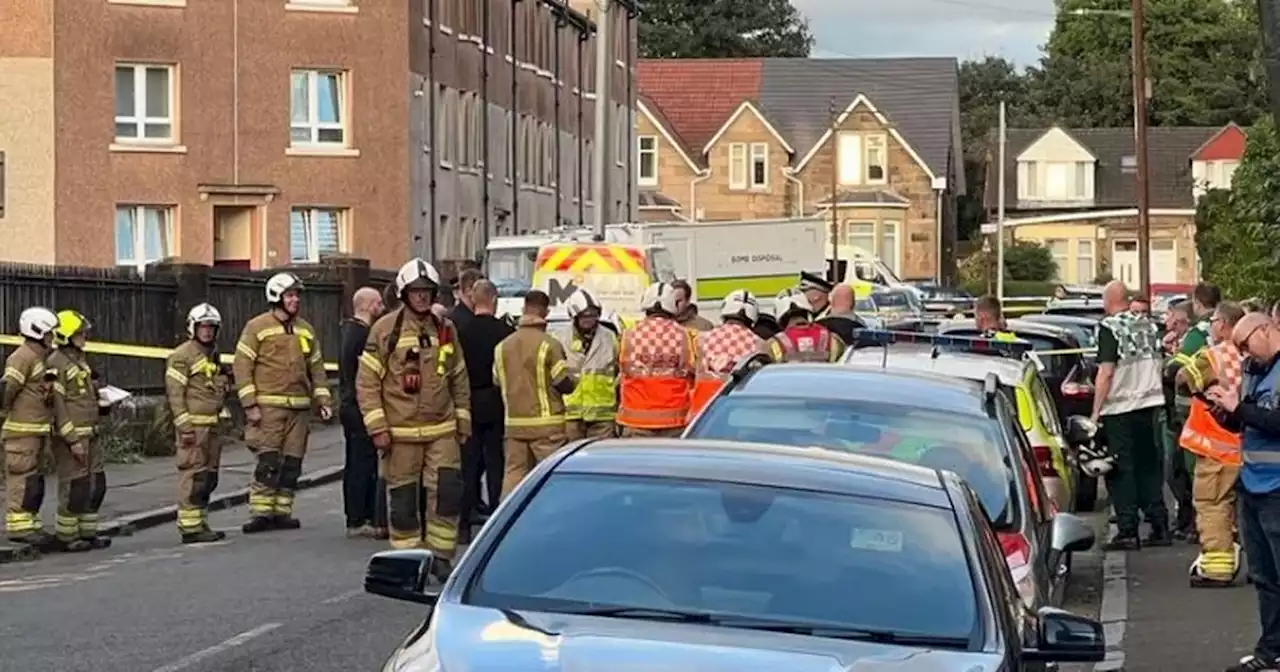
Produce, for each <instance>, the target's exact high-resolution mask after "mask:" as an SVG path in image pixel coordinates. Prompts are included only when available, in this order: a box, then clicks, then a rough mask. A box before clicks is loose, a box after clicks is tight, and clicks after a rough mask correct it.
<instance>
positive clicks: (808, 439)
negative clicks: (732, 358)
mask: <svg viewBox="0 0 1280 672" xmlns="http://www.w3.org/2000/svg"><path fill="white" fill-rule="evenodd" d="M921 403H927V401H925V400H922V402H921ZM689 436H690V438H698V439H727V440H730V441H750V442H753V443H775V444H782V445H788V446H820V447H822V448H830V449H832V450H839V451H844V452H849V453H861V454H865V455H874V456H876V457H886V458H890V459H895V460H898V461H901V462H909V463H911V464H918V465H921V466H925V467H930V468H933V469H945V470H947V471H953V472H955V473H956V474H959V475H960V476H961V477H962V478H964V479H965V480H966V481H968V482H969V485H970V487H972V488H973V489H974V491H975V492H976V493H977V494H978V499H979V500H980V501H981V502H982V505H983V506H984V507H986V510H987V512H988V513H989V514H990V518H991V520H992V521H994V523H995V525H996V526H997V527H1001V528H1005V527H1011V526H1012V525H1013V520H1012V518H1013V516H1014V514H1013V512H1012V509H1013V507H1012V506H1011V505H1010V502H1011V497H1012V495H1011V492H1012V487H1013V482H1012V480H1013V479H1012V475H1011V473H1010V471H1009V469H1008V468H1007V467H1006V466H1005V456H1006V455H1007V448H1006V446H1005V444H1004V442H1003V441H1002V440H1001V437H1000V434H999V430H998V429H997V427H996V424H995V421H993V420H988V419H986V418H976V417H970V416H964V415H956V414H953V413H942V412H938V411H932V410H927V409H917V408H906V407H902V406H897V405H891V404H878V403H875V402H867V401H853V400H825V399H777V398H766V397H747V396H727V397H722V398H721V399H719V400H717V401H716V402H715V403H714V404H712V405H711V407H710V408H708V409H707V411H706V412H705V414H704V415H703V417H702V418H701V419H699V420H698V422H697V424H695V425H694V426H693V427H692V428H691V429H690V431H689Z"/></svg>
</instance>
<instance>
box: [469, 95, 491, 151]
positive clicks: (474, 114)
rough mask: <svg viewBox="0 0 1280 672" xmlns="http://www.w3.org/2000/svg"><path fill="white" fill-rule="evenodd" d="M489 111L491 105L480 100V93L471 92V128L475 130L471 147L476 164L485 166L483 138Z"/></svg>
mask: <svg viewBox="0 0 1280 672" xmlns="http://www.w3.org/2000/svg"><path fill="white" fill-rule="evenodd" d="M488 113H489V106H488V105H487V104H486V103H485V101H483V100H480V94H477V93H473V94H471V128H472V130H474V131H475V132H474V134H473V138H474V140H473V141H472V144H471V148H472V156H474V157H475V165H476V166H478V167H480V168H484V163H485V158H486V157H485V155H484V154H485V152H484V141H483V140H482V138H483V136H484V130H485V123H484V120H485V115H486V114H488Z"/></svg>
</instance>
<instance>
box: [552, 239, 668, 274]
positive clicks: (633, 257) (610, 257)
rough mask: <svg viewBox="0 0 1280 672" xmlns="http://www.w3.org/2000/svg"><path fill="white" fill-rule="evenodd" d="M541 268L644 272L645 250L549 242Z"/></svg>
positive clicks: (574, 270) (566, 270)
mask: <svg viewBox="0 0 1280 672" xmlns="http://www.w3.org/2000/svg"><path fill="white" fill-rule="evenodd" d="M538 270H539V271H542V272H565V273H630V274H641V273H644V272H645V270H644V252H642V251H641V250H639V249H637V248H634V247H627V246H622V245H548V246H546V247H543V248H542V249H541V250H540V251H539V252H538Z"/></svg>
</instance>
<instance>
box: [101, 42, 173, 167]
mask: <svg viewBox="0 0 1280 672" xmlns="http://www.w3.org/2000/svg"><path fill="white" fill-rule="evenodd" d="M124 68H128V69H130V70H132V73H133V112H134V114H133V116H132V117H125V116H121V115H118V114H116V115H114V118H115V124H116V126H119V125H120V124H133V125H134V130H135V131H136V132H137V133H138V135H137V136H135V137H129V136H121V135H119V134H118V133H117V130H118V129H117V128H116V127H113V128H112V136H113V138H114V142H115V143H116V144H118V145H151V146H165V145H175V144H177V143H178V86H177V74H178V66H177V65H176V64H173V63H147V62H138V61H117V62H116V64H115V69H114V70H113V71H112V73H113V75H114V74H116V73H118V72H119V71H120V70H121V69H124ZM149 69H161V70H164V71H165V73H166V75H167V76H168V84H169V86H168V88H169V90H168V91H167V92H166V93H167V94H168V106H169V116H168V117H167V118H166V117H152V116H149V115H148V114H147V70H149ZM112 83H113V85H114V81H113V82H112ZM113 112H114V110H113ZM165 124H168V126H169V136H168V137H165V138H149V137H146V129H147V127H148V126H149V125H156V126H160V125H165Z"/></svg>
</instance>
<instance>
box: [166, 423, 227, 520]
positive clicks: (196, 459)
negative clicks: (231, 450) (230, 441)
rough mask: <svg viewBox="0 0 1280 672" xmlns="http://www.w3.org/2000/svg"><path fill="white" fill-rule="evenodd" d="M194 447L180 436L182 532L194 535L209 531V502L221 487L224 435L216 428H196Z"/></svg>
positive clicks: (178, 455) (179, 490)
mask: <svg viewBox="0 0 1280 672" xmlns="http://www.w3.org/2000/svg"><path fill="white" fill-rule="evenodd" d="M191 435H193V436H194V437H195V441H194V443H191V444H189V445H184V444H183V442H182V434H181V433H179V434H178V452H177V464H178V531H179V532H181V533H183V534H192V533H195V532H200V531H201V530H205V529H208V528H209V498H210V497H212V496H213V491H214V490H215V489H216V488H217V487H218V467H219V466H220V465H221V464H222V435H221V433H220V432H218V431H217V428H215V427H194V428H192V430H191Z"/></svg>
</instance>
